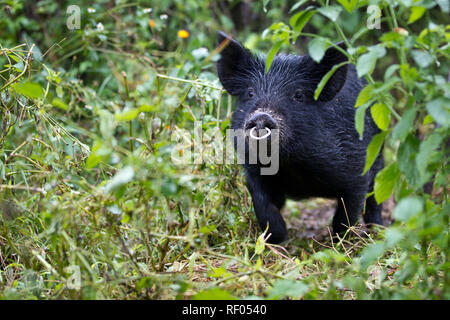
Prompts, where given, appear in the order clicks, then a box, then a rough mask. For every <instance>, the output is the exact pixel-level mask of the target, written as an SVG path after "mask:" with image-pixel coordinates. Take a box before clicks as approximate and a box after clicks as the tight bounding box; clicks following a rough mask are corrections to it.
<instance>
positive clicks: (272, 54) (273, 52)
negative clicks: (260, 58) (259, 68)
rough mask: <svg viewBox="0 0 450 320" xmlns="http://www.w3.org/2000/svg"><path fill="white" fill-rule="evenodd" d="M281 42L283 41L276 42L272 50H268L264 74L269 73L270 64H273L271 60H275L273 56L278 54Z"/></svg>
mask: <svg viewBox="0 0 450 320" xmlns="http://www.w3.org/2000/svg"><path fill="white" fill-rule="evenodd" d="M283 41H284V40H281V41H278V42H276V43H275V44H274V45H273V47H272V49H270V51H269V54H268V55H267V58H266V73H268V72H269V70H270V67H271V65H272V62H273V58H275V55H276V54H277V53H278V50H280V47H281V45H282V44H283Z"/></svg>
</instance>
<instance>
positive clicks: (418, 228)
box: [0, 0, 450, 299]
mask: <svg viewBox="0 0 450 320" xmlns="http://www.w3.org/2000/svg"><path fill="white" fill-rule="evenodd" d="M71 4H72V3H71V2H70V1H47V0H43V1H38V2H35V1H18V0H7V1H0V212H1V213H2V214H1V215H0V298H3V299H18V298H19V299H144V298H151V299H191V298H198V299H231V298H251V297H253V298H255V297H256V298H266V299H284V298H292V299H298V298H304V299H450V272H449V270H450V262H449V254H450V252H449V245H450V240H449V234H448V232H449V213H450V205H449V204H448V185H449V166H448V154H449V145H448V143H447V142H448V140H449V132H450V130H449V126H450V109H449V106H450V83H449V79H448V77H449V76H450V75H449V56H450V45H449V43H450V25H449V3H448V1H445V0H444V1H442V0H436V1H434V0H424V1H420V0H419V1H415V0H398V1H397V2H394V1H390V0H388V1H381V0H380V1H379V0H374V1H356V0H355V1H354V0H350V1H346V0H338V1H337V2H334V1H323V0H320V1H298V2H296V1H281V0H274V1H270V0H264V1H255V2H250V1H249V2H248V3H246V2H241V1H234V0H223V1H212V2H209V1H206V0H199V1H193V0H188V1H181V0H170V1H169V0H167V1H138V2H132V1H130V2H128V1H110V0H102V1H96V2H95V3H94V4H92V2H90V1H79V2H77V5H78V6H79V8H80V28H78V29H77V28H75V29H73V30H69V28H71V27H73V26H74V25H75V26H76V22H77V21H76V19H75V16H74V14H76V11H70V12H69V13H67V11H66V10H67V7H69V6H70V5H71ZM369 5H376V6H378V7H376V8H375V7H372V9H374V8H375V9H374V10H375V11H369V13H368V11H367V8H368V6H369ZM377 8H378V9H379V10H378V9H377ZM377 10H378V11H377ZM378 13H379V14H380V15H381V17H380V22H379V23H380V27H381V29H368V27H367V26H368V24H367V19H368V18H369V17H370V18H374V17H375V18H376V16H377V14H378ZM242 17H244V18H242ZM375 25H376V23H375ZM183 30H184V31H183ZM217 30H224V31H227V32H229V33H231V34H233V35H234V36H236V37H237V38H238V39H239V40H243V41H244V43H245V45H247V46H248V47H249V48H252V49H255V50H260V51H261V52H266V53H269V55H268V61H267V62H268V64H270V60H271V57H273V55H274V54H275V53H276V52H278V51H279V50H282V51H286V52H295V51H297V52H298V53H302V54H306V53H309V54H311V56H312V57H313V58H314V59H315V60H320V59H321V57H322V56H323V53H324V50H325V49H326V48H327V47H328V46H329V45H332V44H333V43H336V42H337V41H339V40H344V41H345V42H346V43H347V46H348V48H349V49H348V50H347V52H346V54H347V55H348V56H349V59H350V61H351V62H352V63H354V64H355V65H356V68H357V70H358V74H359V75H360V76H364V77H365V78H366V79H367V81H368V83H369V85H368V86H367V88H366V89H364V90H363V91H362V92H361V94H360V96H359V98H358V101H357V104H356V106H355V107H357V112H356V118H355V122H356V128H357V130H358V132H359V133H360V134H362V132H363V130H364V123H363V114H364V112H365V111H366V110H367V109H368V108H370V112H371V114H372V116H373V118H374V120H375V122H376V123H377V125H378V126H379V127H380V129H382V133H380V134H379V135H378V136H376V137H375V138H374V139H373V141H372V143H371V145H370V146H369V148H368V151H367V169H368V168H369V167H370V165H371V159H375V158H376V155H377V154H378V152H379V151H380V146H381V144H382V143H383V142H384V143H385V148H384V153H385V159H386V165H385V169H384V170H383V171H381V172H380V174H379V175H378V176H377V180H376V185H375V197H376V199H377V200H378V201H380V202H382V201H385V200H388V199H390V201H391V202H392V201H393V200H392V199H394V200H395V203H396V206H395V209H393V212H392V217H393V219H395V220H396V221H395V222H394V224H393V225H392V226H390V227H388V228H379V229H378V232H372V233H370V234H368V233H367V232H365V231H364V229H363V228H362V227H354V228H351V229H350V231H349V232H348V233H347V234H346V235H345V237H343V238H341V239H338V240H337V241H336V240H332V239H330V237H329V236H328V235H327V231H326V226H323V225H320V224H319V226H318V227H317V226H316V227H315V228H317V229H320V230H318V231H319V232H324V233H325V235H323V234H321V235H318V232H316V233H315V234H314V235H315V238H316V239H318V240H313V239H312V238H311V235H310V234H308V232H303V231H302V230H298V232H296V229H301V226H302V223H299V220H301V217H302V216H304V215H306V214H310V213H311V212H318V211H320V208H323V207H324V206H327V204H326V203H325V204H324V201H322V200H311V201H304V202H303V203H302V204H300V205H299V204H296V203H293V202H290V203H288V206H287V208H286V209H285V212H284V213H285V215H286V217H287V221H288V226H291V230H290V232H291V235H290V241H289V242H288V243H287V244H286V246H285V248H284V247H279V246H275V245H269V244H266V243H265V242H264V234H261V232H260V230H259V229H258V228H257V227H256V226H257V224H256V220H255V217H254V214H253V209H252V204H251V199H250V196H249V193H248V191H247V190H246V187H245V179H244V177H243V175H242V171H241V169H240V168H239V167H238V166H236V165H225V164H223V165H221V164H217V165H211V164H192V165H183V166H181V165H175V164H174V163H173V161H172V160H171V154H172V152H173V150H174V146H175V145H176V141H174V139H173V138H172V133H173V132H175V131H176V130H177V129H178V128H180V129H187V130H188V131H190V132H192V131H193V128H194V121H196V120H201V121H202V123H203V129H204V130H208V129H211V130H213V129H215V128H218V130H221V131H222V132H225V130H226V129H227V128H228V127H229V121H230V115H231V112H232V109H231V108H232V100H231V97H229V96H228V95H227V94H226V92H224V91H223V90H222V89H221V86H220V84H219V82H218V79H217V76H216V74H215V67H214V61H215V60H216V59H217V55H216V54H215V53H216V52H214V49H215V47H216V31H217ZM264 30H266V31H264ZM263 31H264V32H263ZM294 43H296V45H297V48H296V46H295V45H294ZM271 48H272V49H271ZM325 78H326V77H325ZM325 82H326V79H325V80H323V82H321V84H319V86H318V89H317V91H316V93H317V96H318V94H319V93H320V90H321V88H323V86H324V85H325ZM374 102H376V103H375V104H373V103H374ZM424 186H427V188H430V187H432V192H431V193H429V194H428V193H425V192H424V189H426V188H424ZM318 208H319V209H318ZM328 209H329V208H327V210H328ZM388 211H389V210H388ZM387 214H388V215H389V212H387ZM313 217H314V216H313ZM317 219H319V217H318V218H317ZM303 222H304V221H303ZM326 222H327V221H326ZM316 236H317V237H316ZM78 280H79V281H78Z"/></svg>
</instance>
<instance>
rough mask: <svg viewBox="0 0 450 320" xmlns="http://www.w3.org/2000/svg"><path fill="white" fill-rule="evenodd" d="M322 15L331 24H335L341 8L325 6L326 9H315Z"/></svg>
mask: <svg viewBox="0 0 450 320" xmlns="http://www.w3.org/2000/svg"><path fill="white" fill-rule="evenodd" d="M317 11H319V12H320V13H321V14H322V15H324V16H325V17H327V18H328V19H330V20H331V21H333V22H336V20H337V18H338V17H339V14H340V13H341V11H342V8H341V7H339V6H327V7H321V8H319V9H317Z"/></svg>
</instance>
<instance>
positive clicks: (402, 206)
mask: <svg viewBox="0 0 450 320" xmlns="http://www.w3.org/2000/svg"><path fill="white" fill-rule="evenodd" d="M422 210H423V201H422V199H420V198H418V197H414V196H411V197H408V198H404V199H402V200H400V202H399V203H398V204H397V206H396V207H395V209H394V218H395V219H396V220H399V221H402V222H408V221H409V220H411V219H412V218H413V217H415V216H416V215H418V214H419V213H421V212H422Z"/></svg>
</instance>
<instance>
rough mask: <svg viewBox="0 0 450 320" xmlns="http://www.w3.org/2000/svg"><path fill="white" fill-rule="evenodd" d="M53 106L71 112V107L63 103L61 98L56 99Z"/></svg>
mask: <svg viewBox="0 0 450 320" xmlns="http://www.w3.org/2000/svg"><path fill="white" fill-rule="evenodd" d="M52 105H54V106H55V107H57V108H60V109H62V110H64V111H67V110H69V106H68V105H67V103H65V102H64V101H62V100H61V99H59V98H54V99H53V100H52Z"/></svg>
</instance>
